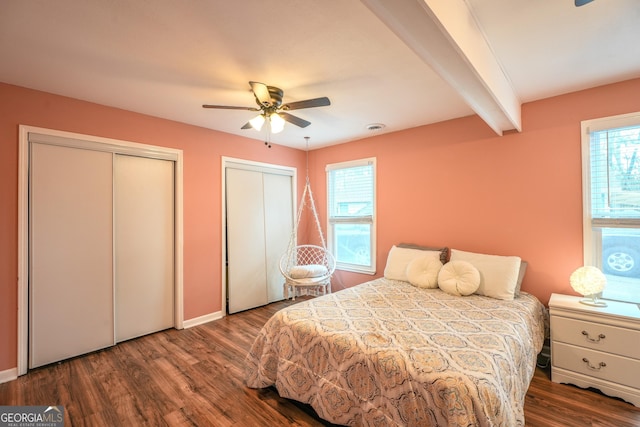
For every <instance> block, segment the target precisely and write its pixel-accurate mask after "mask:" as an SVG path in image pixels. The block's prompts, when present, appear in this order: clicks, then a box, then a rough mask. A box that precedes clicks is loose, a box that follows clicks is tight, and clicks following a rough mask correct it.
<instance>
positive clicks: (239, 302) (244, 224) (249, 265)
mask: <svg viewBox="0 0 640 427" xmlns="http://www.w3.org/2000/svg"><path fill="white" fill-rule="evenodd" d="M262 188H263V184H262V173H261V172H256V171H250V170H240V169H232V168H227V169H226V197H227V200H226V203H227V257H228V259H229V265H228V271H227V281H228V292H227V296H228V298H229V308H228V311H229V313H236V312H238V311H242V310H247V309H249V308H253V307H258V306H260V305H264V304H266V303H267V286H266V278H265V270H266V265H265V262H266V260H265V241H264V233H265V223H264V219H265V218H264V204H263V197H264V196H263V189H262Z"/></svg>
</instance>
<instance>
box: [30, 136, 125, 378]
mask: <svg viewBox="0 0 640 427" xmlns="http://www.w3.org/2000/svg"><path fill="white" fill-rule="evenodd" d="M30 155H31V158H30V170H31V174H30V212H31V213H30V221H29V226H30V232H29V235H30V242H29V248H30V254H29V256H30V261H29V262H30V265H29V268H30V274H29V276H30V284H29V287H30V293H29V304H30V307H29V314H30V315H29V328H30V331H29V341H30V348H29V367H31V368H34V367H37V366H42V365H46V364H48V363H52V362H55V361H58V360H62V359H66V358H69V357H73V356H76V355H80V354H84V353H87V352H90V351H94V350H97V349H100V348H104V347H107V346H110V345H113V344H114V328H113V265H112V254H113V246H112V241H113V235H112V228H113V227H112V224H113V217H112V212H113V210H112V181H113V175H112V154H111V153H105V152H100V151H90V150H83V149H77V148H69V147H61V146H56V145H45V144H35V143H34V144H32V146H31V154H30Z"/></svg>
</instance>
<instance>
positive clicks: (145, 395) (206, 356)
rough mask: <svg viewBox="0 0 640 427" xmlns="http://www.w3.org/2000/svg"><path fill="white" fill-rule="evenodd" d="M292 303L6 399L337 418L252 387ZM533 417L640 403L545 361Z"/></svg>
mask: <svg viewBox="0 0 640 427" xmlns="http://www.w3.org/2000/svg"><path fill="white" fill-rule="evenodd" d="M303 299H304V298H303ZM300 300H301V299H299V300H297V301H296V302H299V301H300ZM293 303H294V302H291V301H282V302H277V303H274V304H270V305H268V306H265V307H261V308H257V309H254V310H249V311H246V312H243V313H238V314H233V315H230V316H227V317H225V318H223V319H221V320H217V321H215V322H210V323H207V324H205V325H200V326H197V327H194V328H191V329H186V330H183V331H177V330H173V329H170V330H167V331H163V332H159V333H156V334H153V335H148V336H145V337H142V338H138V339H135V340H131V341H127V342H124V343H121V344H119V345H117V346H115V347H111V348H108V349H106V350H103V351H99V352H96V353H92V354H89V355H86V356H82V357H78V358H74V359H71V360H67V361H64V362H61V363H57V364H53V365H50V366H46V367H43V368H39V369H35V370H32V371H30V372H29V373H28V374H27V375H24V376H22V377H20V378H18V379H17V380H15V381H11V382H8V383H4V384H0V405H64V408H65V426H92V427H93V426H143V425H146V426H330V425H331V424H329V423H327V422H325V421H323V420H321V419H320V418H318V417H317V415H316V414H315V412H314V411H313V410H312V409H311V408H310V407H308V406H307V405H303V404H300V403H297V402H294V401H291V400H287V399H282V398H280V397H279V396H278V393H277V391H276V390H275V389H273V388H269V389H265V390H253V389H249V388H247V387H245V386H244V373H243V360H244V357H245V355H246V353H247V351H248V349H249V347H250V346H251V344H252V342H253V339H254V337H255V336H256V335H257V333H258V331H259V329H260V328H261V327H262V325H263V324H264V323H265V322H266V320H267V319H268V318H269V317H270V316H271V315H273V313H275V312H276V311H277V310H279V309H280V308H282V307H285V306H287V305H290V304H293ZM525 416H526V420H527V426H530V427H542V426H544V427H555V426H557V427H571V426H576V427H578V426H579V427H584V426H603V427H604V426H611V427H632V426H634V427H637V426H640V408H636V407H634V406H633V405H631V404H629V403H626V402H623V401H621V400H618V399H613V398H610V397H606V396H603V395H602V394H600V393H598V392H596V391H593V390H583V389H580V388H578V387H574V386H570V385H564V384H555V383H552V382H551V381H550V380H549V372H548V370H542V369H537V371H536V373H535V377H534V378H533V381H532V383H531V387H530V388H529V392H528V394H527V397H526V404H525Z"/></svg>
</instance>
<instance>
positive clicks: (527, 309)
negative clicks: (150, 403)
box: [246, 278, 545, 427]
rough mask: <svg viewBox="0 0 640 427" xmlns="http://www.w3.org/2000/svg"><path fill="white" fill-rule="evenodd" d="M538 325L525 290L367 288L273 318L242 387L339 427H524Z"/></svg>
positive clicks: (539, 316)
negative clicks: (303, 406)
mask: <svg viewBox="0 0 640 427" xmlns="http://www.w3.org/2000/svg"><path fill="white" fill-rule="evenodd" d="M544 316H545V310H544V307H543V306H542V304H541V303H540V302H539V301H538V300H537V299H536V298H535V297H534V296H532V295H530V294H527V293H521V294H520V297H518V298H516V299H515V300H513V301H502V300H496V299H492V298H488V297H483V296H478V295H472V296H467V297H455V296H451V295H448V294H446V293H444V292H442V291H441V290H439V289H419V288H416V287H413V286H411V285H410V284H408V283H406V282H399V281H391V280H387V279H384V278H381V279H376V280H373V281H371V282H367V283H364V284H362V285H359V286H356V287H353V288H349V289H346V290H343V291H340V292H337V293H334V294H330V295H325V296H322V297H319V298H316V299H312V300H308V301H305V302H301V303H299V304H295V305H292V306H290V307H287V308H285V309H283V310H281V311H279V312H278V313H276V314H275V315H274V316H273V317H272V318H271V319H270V320H269V321H268V322H267V323H266V325H265V326H264V328H263V329H262V330H261V332H260V334H259V335H258V337H257V338H256V340H255V342H254V344H253V346H252V348H251V350H250V352H249V354H248V355H247V358H246V363H247V385H248V386H249V387H252V388H263V387H268V386H272V385H275V387H276V388H277V390H278V393H279V394H280V395H281V396H282V397H286V398H290V399H295V400H297V401H300V402H304V403H308V404H310V405H311V406H312V407H313V408H314V409H315V410H316V412H317V413H318V415H319V416H320V417H322V418H323V419H325V420H328V421H330V422H333V423H336V424H343V425H363V426H436V425H437V426H446V425H449V426H476V425H478V426H508V427H512V426H518V425H524V411H523V406H524V398H525V394H526V392H527V389H528V387H529V383H530V382H531V378H532V376H533V373H534V369H535V361H536V355H537V354H538V352H539V351H540V349H541V348H542V344H543V341H544Z"/></svg>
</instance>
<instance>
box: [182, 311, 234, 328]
mask: <svg viewBox="0 0 640 427" xmlns="http://www.w3.org/2000/svg"><path fill="white" fill-rule="evenodd" d="M223 317H224V316H223V314H222V312H221V311H216V312H215V313H209V314H205V315H204V316H200V317H194V318H193V319H189V320H185V321H184V322H182V326H183V328H184V329H188V328H193V327H194V326H198V325H202V324H203V323H208V322H212V321H214V320H218V319H222V318H223Z"/></svg>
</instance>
